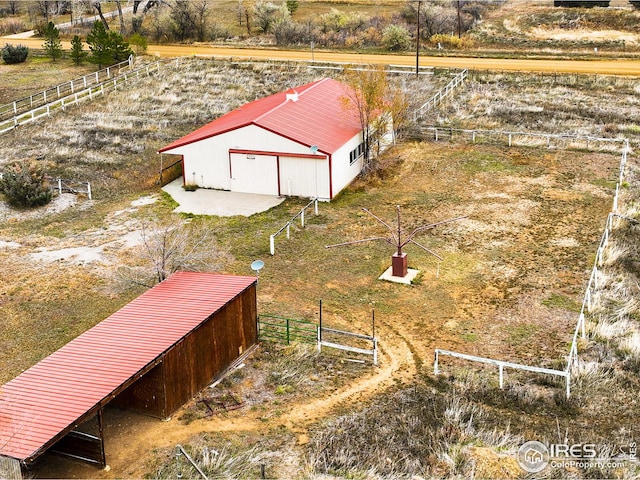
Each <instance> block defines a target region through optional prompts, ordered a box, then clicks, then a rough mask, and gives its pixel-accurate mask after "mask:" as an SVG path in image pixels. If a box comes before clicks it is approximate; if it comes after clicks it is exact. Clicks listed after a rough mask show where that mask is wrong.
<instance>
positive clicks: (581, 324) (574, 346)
mask: <svg viewBox="0 0 640 480" xmlns="http://www.w3.org/2000/svg"><path fill="white" fill-rule="evenodd" d="M464 132H467V133H469V132H473V131H469V130H465V131H464ZM485 133H487V132H485ZM489 133H495V134H497V135H499V136H502V138H505V137H504V135H505V133H510V132H489ZM522 135H526V136H529V137H538V138H547V137H549V135H548V134H543V133H539V134H535V133H526V134H522ZM436 136H437V133H436ZM564 137H567V138H568V137H569V136H564ZM572 138H574V139H580V140H582V141H587V142H588V141H589V140H591V145H592V147H593V146H595V145H602V144H603V143H604V144H609V143H618V144H620V143H621V144H622V154H621V158H620V172H619V175H618V182H617V183H616V190H615V194H614V197H613V204H612V211H611V213H609V214H608V216H607V221H606V224H605V229H604V233H603V234H602V238H601V240H600V243H599V244H598V250H597V252H596V259H595V261H594V265H593V268H592V269H591V275H590V277H589V282H588V283H587V288H586V291H585V294H584V298H583V301H582V308H581V309H580V314H579V315H578V321H577V322H576V327H575V329H574V331H573V337H572V341H571V347H570V349H569V355H568V358H567V366H566V368H565V369H564V370H554V369H549V368H541V367H534V366H529V365H522V364H518V363H511V362H505V361H502V360H497V359H492V358H484V357H477V356H474V355H468V354H465V353H459V352H452V351H449V350H442V349H439V348H436V349H435V359H434V368H433V371H434V374H435V375H437V374H438V373H439V357H440V355H447V356H451V357H456V358H460V359H462V360H468V361H471V362H478V363H485V364H492V365H497V366H498V371H499V375H500V388H502V387H503V384H504V378H503V375H504V369H505V368H512V369H516V370H525V371H530V372H536V373H542V374H547V375H555V376H560V377H564V378H565V381H566V396H567V398H569V396H570V395H571V369H572V367H573V366H574V365H575V364H577V362H578V342H579V338H585V336H586V333H585V317H586V314H588V313H589V312H590V311H591V309H592V301H593V296H594V293H595V291H596V289H597V288H598V275H599V273H598V267H601V266H602V260H603V253H604V250H605V248H606V247H607V244H608V242H609V236H610V235H611V232H612V230H613V219H614V218H615V217H620V215H618V201H619V196H620V188H621V185H622V182H623V178H624V172H625V167H626V164H627V155H628V152H629V140H628V139H626V138H616V139H611V138H609V139H607V138H594V137H579V136H574V137H572ZM508 141H509V146H511V145H512V141H513V136H512V135H509V136H508ZM600 142H602V143H600Z"/></svg>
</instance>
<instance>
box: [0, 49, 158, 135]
mask: <svg viewBox="0 0 640 480" xmlns="http://www.w3.org/2000/svg"><path fill="white" fill-rule="evenodd" d="M161 62H162V61H161V60H158V61H157V62H154V63H151V64H148V65H145V66H143V67H140V68H137V69H135V70H131V71H128V72H125V73H123V74H120V75H118V76H115V77H111V78H110V79H109V80H106V81H103V82H102V83H100V84H98V85H93V86H90V87H88V88H84V89H82V90H78V91H76V92H74V93H73V94H71V95H67V96H65V97H62V98H60V99H57V100H55V101H52V102H49V103H47V104H46V105H42V106H39V107H37V108H34V109H32V110H30V111H27V112H24V113H22V114H18V115H16V116H14V117H13V118H11V119H9V120H5V121H2V122H0V134H2V133H5V132H8V131H10V130H13V129H14V128H16V127H18V126H19V125H24V124H27V123H30V122H33V121H35V120H37V119H39V118H42V117H48V116H51V114H52V113H54V112H56V111H59V110H63V111H64V110H65V109H66V108H67V107H69V106H72V105H76V104H78V103H80V102H82V101H84V100H93V99H94V98H95V97H98V96H100V95H104V94H105V93H107V92H110V91H113V90H117V89H118V88H119V87H121V86H123V85H125V84H127V83H128V82H129V81H131V80H133V79H134V78H135V79H138V78H140V75H151V74H152V73H153V72H156V73H157V72H159V71H160V63H161Z"/></svg>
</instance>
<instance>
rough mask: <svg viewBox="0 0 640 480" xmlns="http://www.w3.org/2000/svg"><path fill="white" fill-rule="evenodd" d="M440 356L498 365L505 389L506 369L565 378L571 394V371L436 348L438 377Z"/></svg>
mask: <svg viewBox="0 0 640 480" xmlns="http://www.w3.org/2000/svg"><path fill="white" fill-rule="evenodd" d="M440 355H447V356H449V357H455V358H460V359H462V360H469V361H472V362H478V363H486V364H489V365H496V366H497V367H498V374H499V376H500V388H503V387H504V369H505V368H511V369H514V370H524V371H526V372H534V373H543V374H546V375H555V376H558V377H563V378H564V379H565V381H566V394H567V398H569V395H570V394H571V372H570V371H569V370H554V369H552V368H543V367H532V366H530V365H522V364H520V363H512V362H503V361H502V360H495V359H493V358H485V357H477V356H475V355H468V354H466V353H458V352H452V351H450V350H442V349H440V348H436V350H435V359H434V361H433V374H434V375H438V374H439V373H440V370H439V369H438V367H439V360H440Z"/></svg>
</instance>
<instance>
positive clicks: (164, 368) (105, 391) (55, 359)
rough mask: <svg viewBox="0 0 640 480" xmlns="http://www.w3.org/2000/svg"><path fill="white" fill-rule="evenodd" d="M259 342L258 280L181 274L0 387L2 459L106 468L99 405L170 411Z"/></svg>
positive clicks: (157, 413) (160, 414)
mask: <svg viewBox="0 0 640 480" xmlns="http://www.w3.org/2000/svg"><path fill="white" fill-rule="evenodd" d="M255 343H257V308H256V278H255V277H242V276H231V275H219V274H210V273H194V272H177V273H175V274H173V275H172V276H171V277H169V278H168V279H167V280H165V281H164V282H162V283H160V284H158V285H156V286H155V287H153V288H151V289H150V290H148V291H147V292H145V293H144V294H142V295H141V296H140V297H138V298H137V299H135V300H133V301H132V302H131V303H129V304H128V305H126V306H125V307H123V308H122V309H120V310H119V311H117V312H116V313H114V314H113V315H111V316H110V317H108V318H107V319H105V320H103V321H102V322H100V323H99V324H97V325H96V326H95V327H93V328H91V329H89V330H87V331H86V332H85V333H83V334H82V335H80V336H79V337H77V338H76V339H74V340H72V341H71V342H69V343H68V344H67V345H65V346H64V347H62V348H61V349H60V350H58V351H56V352H54V353H53V354H51V355H50V356H48V357H46V358H45V359H43V360H42V361H41V362H39V363H37V364H36V365H34V366H33V367H31V368H29V369H28V370H26V371H25V372H23V373H22V374H20V375H19V376H18V377H16V378H14V379H13V380H11V381H9V382H8V383H6V384H5V385H3V386H1V387H0V461H4V463H5V464H6V463H7V461H9V462H11V461H15V462H19V464H20V465H22V466H28V465H30V464H31V463H33V462H35V461H36V460H37V459H38V457H40V456H41V455H42V454H43V453H45V452H46V451H48V450H53V451H56V452H58V453H62V454H65V455H68V456H71V457H75V458H79V459H82V460H85V461H89V462H91V463H95V464H97V465H100V466H104V465H105V464H106V462H105V452H104V442H103V429H102V410H103V408H104V407H105V406H107V405H116V406H119V407H123V408H127V409H131V410H134V411H138V412H142V413H145V414H148V415H152V416H156V417H159V418H166V417H168V416H169V415H171V414H172V413H173V412H175V411H176V410H177V409H178V408H180V406H181V405H183V404H184V403H185V402H186V401H188V400H189V399H190V398H192V397H193V396H194V395H195V394H197V393H198V392H199V391H200V390H202V389H203V388H204V387H205V386H206V385H208V384H209V383H210V382H211V381H212V380H214V379H215V378H217V377H219V376H220V375H221V374H222V373H223V372H224V370H225V369H226V368H227V367H229V365H231V364H232V363H233V361H234V360H236V359H237V358H238V357H239V356H240V355H242V354H243V353H244V352H246V351H247V350H248V349H249V348H250V347H251V346H252V345H254V344H255ZM94 419H95V420H97V424H96V428H95V431H94V432H92V433H86V432H81V431H78V430H77V429H78V427H79V426H81V425H83V424H86V422H87V421H94ZM0 463H2V462H0ZM0 473H2V472H0ZM0 476H2V475H0Z"/></svg>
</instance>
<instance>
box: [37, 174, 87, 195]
mask: <svg viewBox="0 0 640 480" xmlns="http://www.w3.org/2000/svg"><path fill="white" fill-rule="evenodd" d="M46 179H47V181H48V182H49V185H50V187H51V189H52V190H53V191H54V192H55V191H56V190H57V191H58V194H62V193H74V194H76V195H77V194H79V193H83V194H85V195H86V196H87V198H89V200H93V196H92V193H91V182H79V181H75V180H66V179H64V178H51V177H46Z"/></svg>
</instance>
